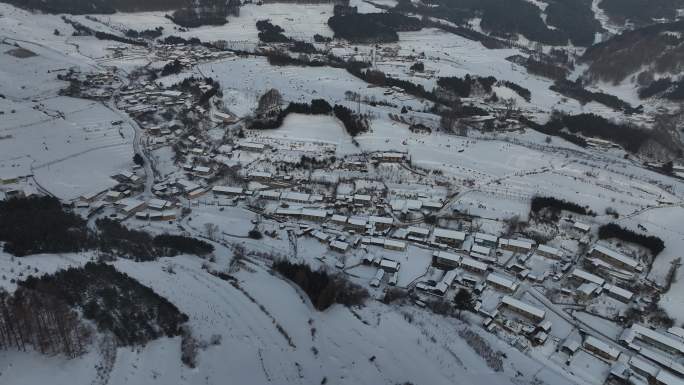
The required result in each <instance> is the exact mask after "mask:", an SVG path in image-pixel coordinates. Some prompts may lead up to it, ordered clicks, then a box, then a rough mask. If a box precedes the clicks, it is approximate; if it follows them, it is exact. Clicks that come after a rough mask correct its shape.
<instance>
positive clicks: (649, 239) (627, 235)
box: [598, 223, 665, 257]
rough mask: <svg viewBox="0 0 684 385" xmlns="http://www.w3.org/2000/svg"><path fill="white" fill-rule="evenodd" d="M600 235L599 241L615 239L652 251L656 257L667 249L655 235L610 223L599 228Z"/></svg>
mask: <svg viewBox="0 0 684 385" xmlns="http://www.w3.org/2000/svg"><path fill="white" fill-rule="evenodd" d="M598 235H599V239H609V238H615V239H619V240H622V241H625V242H631V243H634V244H637V245H640V246H643V247H645V248H647V249H648V250H650V251H651V253H653V256H654V257H655V256H657V255H658V254H660V252H661V251H663V250H664V249H665V242H663V240H662V239H660V238H658V237H656V236H653V235H644V234H639V233H636V232H634V231H632V230H629V229H625V228H624V227H621V226H620V225H618V224H615V223H609V224H607V225H603V226H601V227H599V233H598Z"/></svg>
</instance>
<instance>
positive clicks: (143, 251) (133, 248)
mask: <svg viewBox="0 0 684 385" xmlns="http://www.w3.org/2000/svg"><path fill="white" fill-rule="evenodd" d="M95 224H96V225H97V228H98V230H99V234H98V244H99V248H100V250H101V251H104V252H107V253H113V254H116V255H119V256H121V257H124V258H131V259H135V260H139V261H151V260H155V259H157V258H159V257H169V256H174V255H178V254H195V255H200V256H202V255H207V254H210V253H212V252H213V251H214V246H213V245H211V244H210V243H207V242H205V241H202V240H200V239H196V238H192V237H186V236H182V235H170V234H161V235H157V236H154V237H153V236H151V235H150V234H148V233H147V232H144V231H140V230H131V229H128V228H127V227H126V226H124V225H122V224H121V223H119V222H117V221H114V220H111V219H109V218H100V219H98V220H97V221H95Z"/></svg>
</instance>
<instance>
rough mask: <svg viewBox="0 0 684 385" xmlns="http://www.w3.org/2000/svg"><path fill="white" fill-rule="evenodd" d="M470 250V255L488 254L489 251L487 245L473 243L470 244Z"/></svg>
mask: <svg viewBox="0 0 684 385" xmlns="http://www.w3.org/2000/svg"><path fill="white" fill-rule="evenodd" d="M470 252H471V255H472V254H479V255H482V256H489V253H490V252H491V250H490V249H489V247H485V246H482V245H478V244H476V243H473V244H472V245H471V246H470Z"/></svg>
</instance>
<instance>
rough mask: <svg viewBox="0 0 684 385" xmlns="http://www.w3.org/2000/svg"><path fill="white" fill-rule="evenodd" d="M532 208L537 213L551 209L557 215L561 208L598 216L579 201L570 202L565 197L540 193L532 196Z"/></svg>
mask: <svg viewBox="0 0 684 385" xmlns="http://www.w3.org/2000/svg"><path fill="white" fill-rule="evenodd" d="M530 210H531V211H532V213H535V214H538V213H539V212H541V211H542V210H550V211H551V212H553V213H554V214H555V215H556V216H558V215H559V214H560V212H561V210H564V211H569V212H572V213H575V214H580V215H592V216H596V213H595V212H593V211H591V210H588V209H587V208H586V207H584V206H580V205H578V204H577V203H573V202H568V201H566V200H564V199H557V198H554V197H542V196H538V195H537V196H535V197H533V198H532V202H531V203H530Z"/></svg>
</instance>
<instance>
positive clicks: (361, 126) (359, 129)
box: [333, 104, 368, 137]
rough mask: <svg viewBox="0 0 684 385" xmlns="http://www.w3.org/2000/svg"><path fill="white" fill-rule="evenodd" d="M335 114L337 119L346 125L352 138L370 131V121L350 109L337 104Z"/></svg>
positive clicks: (334, 109)
mask: <svg viewBox="0 0 684 385" xmlns="http://www.w3.org/2000/svg"><path fill="white" fill-rule="evenodd" d="M333 113H334V114H335V117H336V118H337V119H339V120H340V121H341V122H342V124H344V128H345V130H347V133H348V134H349V135H351V136H352V137H354V136H357V135H359V134H362V133H364V132H366V131H368V121H367V120H366V119H365V118H364V117H363V116H361V115H358V114H356V113H354V111H352V110H350V109H349V108H347V107H345V106H342V105H339V104H335V107H333Z"/></svg>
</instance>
